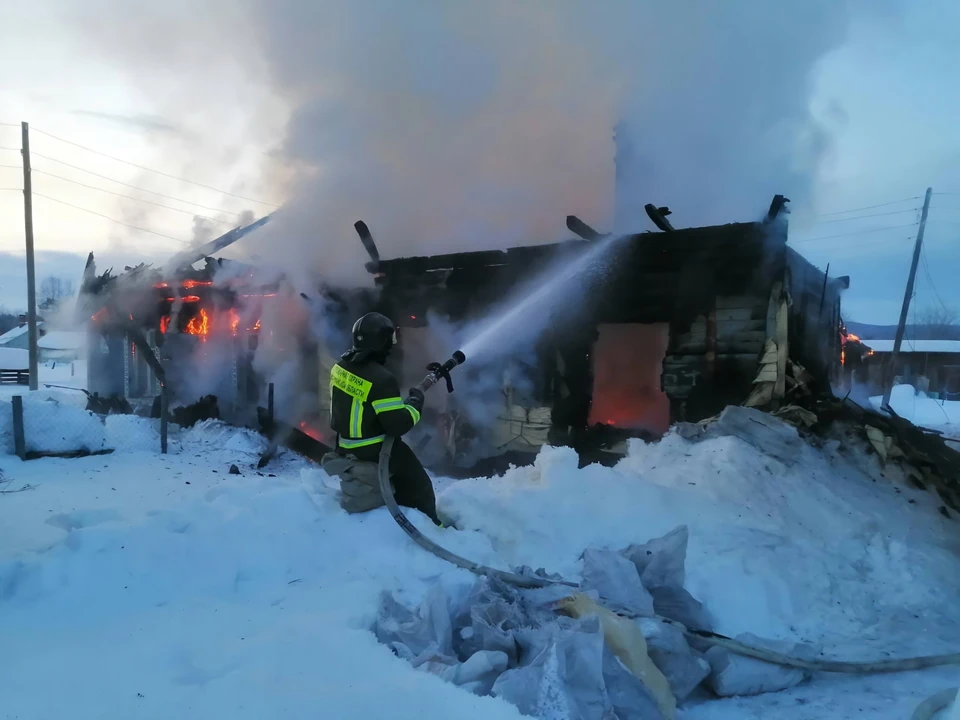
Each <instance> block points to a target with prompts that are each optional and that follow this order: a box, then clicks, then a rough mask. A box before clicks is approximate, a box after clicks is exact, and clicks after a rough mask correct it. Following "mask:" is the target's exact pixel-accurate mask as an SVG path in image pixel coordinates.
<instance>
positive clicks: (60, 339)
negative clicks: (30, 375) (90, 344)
mask: <svg viewBox="0 0 960 720" xmlns="http://www.w3.org/2000/svg"><path fill="white" fill-rule="evenodd" d="M85 335H86V333H84V332H82V331H76V330H50V331H49V332H47V333H46V334H45V335H44V336H43V337H42V338H40V340H38V341H37V347H38V348H39V350H40V362H51V361H55V362H73V361H74V360H76V359H78V358H79V357H80V354H81V353H82V352H83V348H84V343H85V339H86V338H85Z"/></svg>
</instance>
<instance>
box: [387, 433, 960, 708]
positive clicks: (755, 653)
mask: <svg viewBox="0 0 960 720" xmlns="http://www.w3.org/2000/svg"><path fill="white" fill-rule="evenodd" d="M393 441H394V439H393V438H392V437H389V436H388V437H387V438H386V439H385V440H384V441H383V447H382V448H381V449H380V463H379V468H378V478H379V480H380V492H381V493H383V501H384V502H385V503H386V505H387V509H388V510H389V511H390V514H391V515H392V516H393V519H394V520H396V521H397V524H398V525H399V526H400V527H401V528H403V531H404V532H405V533H406V534H407V535H409V536H410V538H411V539H412V540H413V541H414V542H415V543H417V545H419V546H420V547H422V548H424V549H425V550H427V551H429V552H431V553H433V554H434V555H436V556H437V557H438V558H441V559H442V560H446V561H447V562H449V563H452V564H454V565H456V566H457V567H460V568H463V569H464V570H469V571H470V572H472V573H475V574H477V575H485V576H487V577H492V578H496V579H498V580H502V581H504V582H507V583H510V584H512V585H517V586H518V587H546V586H548V585H565V586H567V587H571V588H577V587H579V585H578V584H577V583H574V582H570V581H569V580H554V579H551V578H545V577H537V576H529V575H518V574H517V573H512V572H506V571H504V570H497V569H495V568H491V567H487V566H486V565H481V564H479V563H475V562H472V561H470V560H467V559H466V558H462V557H460V556H459V555H457V554H455V553H452V552H450V551H449V550H447V549H445V548H442V547H440V546H439V545H437V544H436V543H435V542H433V541H432V540H430V539H429V538H428V537H426V536H425V535H424V534H423V533H421V532H420V531H419V530H417V528H415V527H414V526H413V523H411V522H410V521H409V520H408V519H407V516H406V515H404V514H403V511H401V510H400V506H399V505H397V500H396V498H394V496H393V488H392V487H391V486H390V453H391V452H392V451H393ZM657 619H658V620H660V621H661V622H664V623H667V624H670V625H673V626H674V627H677V628H679V629H680V630H682V631H683V633H684V634H685V635H687V636H688V637H691V638H696V639H698V640H701V641H703V642H706V643H708V644H710V645H717V646H719V647H723V648H726V649H727V650H730V651H732V652H735V653H736V654H738V655H743V656H745V657H751V658H755V659H757V660H763V661H764V662H768V663H772V664H774V665H781V666H783V667H792V668H799V669H801V670H815V671H819V672H834V673H853V674H862V675H868V674H874V673H892V672H905V671H908V670H922V669H924V668H931V667H937V666H939V665H960V653H951V654H949V655H932V656H927V657H916V658H906V659H903V660H877V661H874V662H844V661H839V660H804V659H802V658H795V657H789V656H787V655H783V654H781V653H778V652H773V651H772V650H764V649H762V648H756V647H750V646H749V645H744V644H743V643H740V642H737V641H736V640H734V639H733V638H729V637H726V636H724V635H718V634H717V633H712V632H707V631H706V630H691V629H690V628H688V627H686V626H685V625H683V624H681V623H678V622H676V621H674V620H670V619H668V618H664V617H659V616H658V617H657ZM915 717H917V716H915ZM919 717H920V718H922V717H923V716H922V715H921V716H919Z"/></svg>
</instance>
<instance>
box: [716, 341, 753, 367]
mask: <svg viewBox="0 0 960 720" xmlns="http://www.w3.org/2000/svg"><path fill="white" fill-rule="evenodd" d="M717 352H721V353H735V354H738V355H746V354H751V355H753V357H754V362H756V361H757V360H758V359H759V358H760V353H762V352H763V341H762V340H718V341H717Z"/></svg>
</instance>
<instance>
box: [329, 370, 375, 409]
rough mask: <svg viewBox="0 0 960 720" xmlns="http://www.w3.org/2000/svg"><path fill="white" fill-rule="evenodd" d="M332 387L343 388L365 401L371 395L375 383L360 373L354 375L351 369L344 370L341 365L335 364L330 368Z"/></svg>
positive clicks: (350, 394)
mask: <svg viewBox="0 0 960 720" xmlns="http://www.w3.org/2000/svg"><path fill="white" fill-rule="evenodd" d="M330 387H331V388H337V389H338V390H343V392H345V393H346V394H347V395H349V396H350V397H352V398H355V399H357V400H360V401H361V402H363V401H364V400H366V399H367V396H368V395H370V389H371V388H372V387H373V383H372V382H370V381H369V380H364V379H363V378H362V377H360V376H359V375H354V374H353V373H352V372H350V371H349V370H344V369H343V368H342V367H340V366H339V365H334V366H333V368H332V369H331V370H330Z"/></svg>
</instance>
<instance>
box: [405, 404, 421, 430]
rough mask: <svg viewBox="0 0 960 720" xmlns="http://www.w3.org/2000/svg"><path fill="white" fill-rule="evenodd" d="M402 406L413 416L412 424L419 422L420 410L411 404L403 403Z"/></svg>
mask: <svg viewBox="0 0 960 720" xmlns="http://www.w3.org/2000/svg"><path fill="white" fill-rule="evenodd" d="M404 407H405V408H406V409H407V410H409V411H410V414H411V415H412V416H413V424H414V425H416V424H417V423H418V422H420V411H419V410H417V409H416V408H415V407H413V405H404Z"/></svg>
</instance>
